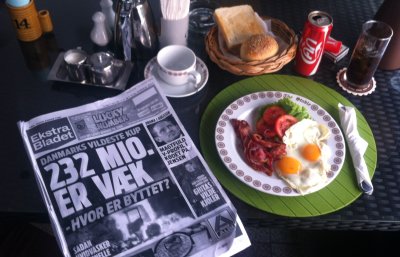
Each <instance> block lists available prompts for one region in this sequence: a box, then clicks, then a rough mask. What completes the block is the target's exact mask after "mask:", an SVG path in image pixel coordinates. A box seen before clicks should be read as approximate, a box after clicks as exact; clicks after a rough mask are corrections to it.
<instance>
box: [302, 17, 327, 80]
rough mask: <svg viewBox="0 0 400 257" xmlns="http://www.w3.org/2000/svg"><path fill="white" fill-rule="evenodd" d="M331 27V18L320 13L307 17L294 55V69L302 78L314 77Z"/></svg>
mask: <svg viewBox="0 0 400 257" xmlns="http://www.w3.org/2000/svg"><path fill="white" fill-rule="evenodd" d="M332 26H333V19H332V17H331V16H330V15H329V14H328V13H326V12H322V11H313V12H311V13H310V14H309V15H308V19H307V21H306V23H305V25H304V29H303V34H302V36H301V39H300V42H299V46H298V48H297V53H296V64H295V69H296V71H297V72H298V73H300V74H301V75H303V76H311V75H314V74H315V73H316V72H317V70H318V66H319V64H320V62H321V58H322V54H323V52H324V48H325V43H326V40H327V39H328V37H329V35H330V33H331V30H332Z"/></svg>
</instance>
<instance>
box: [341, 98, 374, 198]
mask: <svg viewBox="0 0 400 257" xmlns="http://www.w3.org/2000/svg"><path fill="white" fill-rule="evenodd" d="M338 107H339V116H340V123H341V126H342V129H343V132H344V134H345V137H346V139H347V143H348V145H349V149H350V155H351V158H352V160H353V164H354V168H355V171H356V175H357V183H358V186H359V188H360V189H361V190H362V191H363V192H364V193H366V194H368V195H371V194H372V192H373V191H374V187H373V185H372V182H371V178H370V177H369V173H368V168H367V165H366V163H365V160H364V153H365V151H366V150H367V147H368V142H367V141H365V140H364V139H363V138H361V137H360V134H359V133H358V130H357V117H356V112H355V110H354V108H353V107H349V106H344V105H342V104H341V103H339V104H338Z"/></svg>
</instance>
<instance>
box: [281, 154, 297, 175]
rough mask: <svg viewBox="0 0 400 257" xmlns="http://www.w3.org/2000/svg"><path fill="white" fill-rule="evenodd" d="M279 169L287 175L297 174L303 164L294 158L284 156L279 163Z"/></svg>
mask: <svg viewBox="0 0 400 257" xmlns="http://www.w3.org/2000/svg"><path fill="white" fill-rule="evenodd" d="M278 168H279V170H281V171H282V173H284V174H286V175H289V174H297V173H298V172H299V171H300V170H301V163H300V162H299V161H298V160H296V159H295V158H293V157H290V156H284V157H283V158H282V159H280V160H279V161H278Z"/></svg>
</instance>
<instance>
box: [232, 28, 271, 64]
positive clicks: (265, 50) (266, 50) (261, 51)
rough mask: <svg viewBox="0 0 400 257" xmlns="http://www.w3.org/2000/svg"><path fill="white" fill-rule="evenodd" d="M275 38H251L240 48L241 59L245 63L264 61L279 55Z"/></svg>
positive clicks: (259, 36) (264, 36) (264, 35)
mask: <svg viewBox="0 0 400 257" xmlns="http://www.w3.org/2000/svg"><path fill="white" fill-rule="evenodd" d="M278 50H279V46H278V42H276V40H275V38H273V37H272V36H269V35H266V34H258V35H254V36H251V37H249V38H248V39H247V40H246V41H244V42H243V44H242V45H241V47H240V58H241V59H243V60H245V61H262V60H265V59H268V58H270V57H272V56H274V55H276V54H277V53H278Z"/></svg>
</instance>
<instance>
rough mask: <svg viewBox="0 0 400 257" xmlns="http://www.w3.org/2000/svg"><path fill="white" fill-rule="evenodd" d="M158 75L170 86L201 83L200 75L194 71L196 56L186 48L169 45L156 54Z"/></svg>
mask: <svg viewBox="0 0 400 257" xmlns="http://www.w3.org/2000/svg"><path fill="white" fill-rule="evenodd" d="M157 63H158V69H157V72H158V75H159V76H160V77H161V79H162V80H164V81H165V82H167V83H168V84H170V85H174V86H178V85H183V84H186V83H188V82H194V83H195V86H197V84H199V83H200V81H201V74H200V73H199V72H198V71H196V54H195V53H194V52H193V51H192V50H190V49H189V48H188V47H186V46H182V45H169V46H166V47H164V48H162V49H161V50H160V51H159V52H158V54H157Z"/></svg>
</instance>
